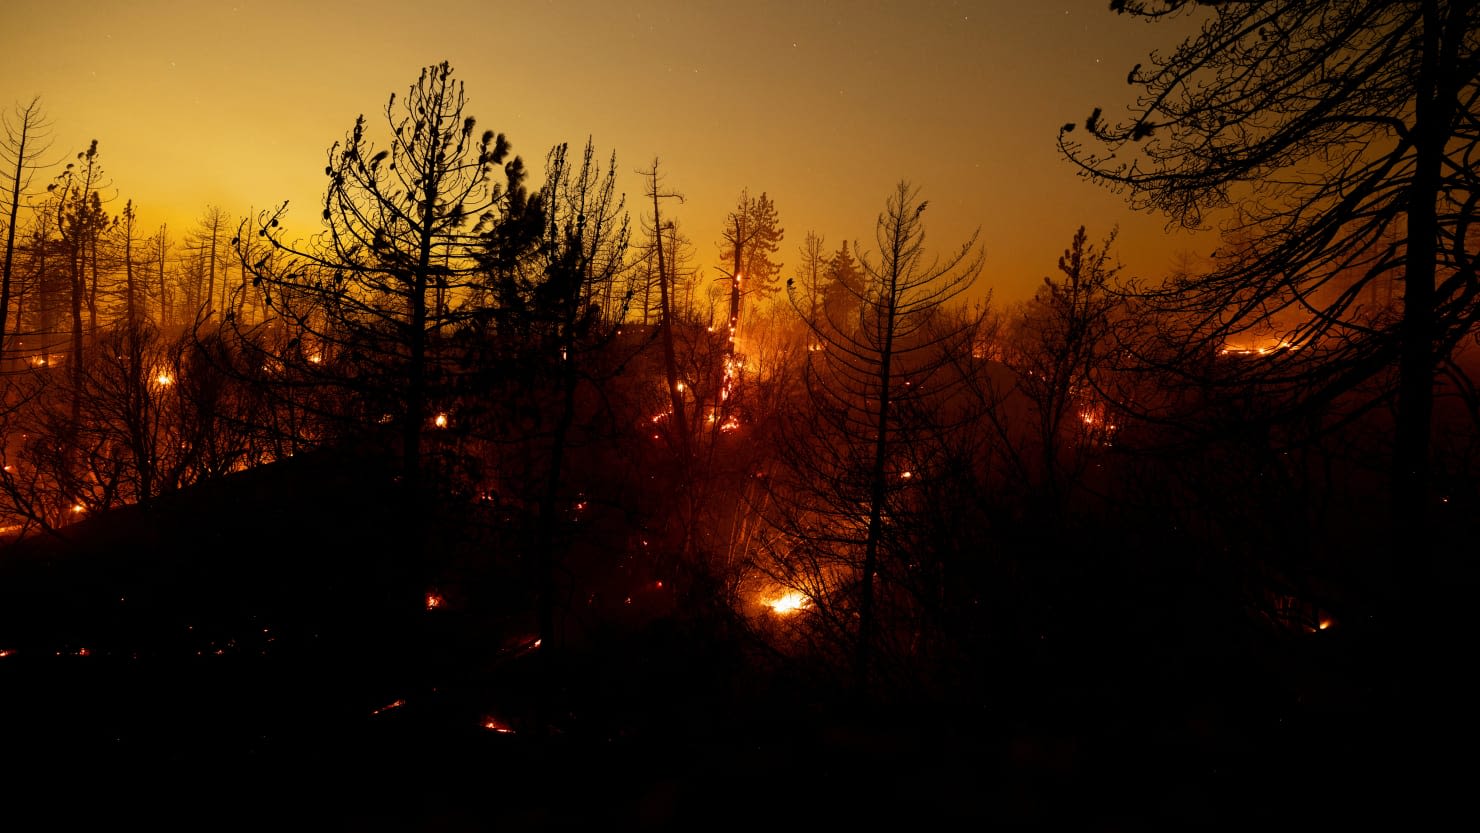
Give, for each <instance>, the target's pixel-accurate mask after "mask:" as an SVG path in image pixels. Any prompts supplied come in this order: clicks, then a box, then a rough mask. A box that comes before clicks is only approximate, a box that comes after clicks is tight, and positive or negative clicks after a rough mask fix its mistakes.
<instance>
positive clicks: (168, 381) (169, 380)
mask: <svg viewBox="0 0 1480 833" xmlns="http://www.w3.org/2000/svg"><path fill="white" fill-rule="evenodd" d="M154 382H155V384H157V385H159V386H160V387H166V388H167V387H169V386H170V385H173V384H174V383H175V377H173V376H171V375H170V374H168V373H166V372H165V371H163V370H161V371H160V372H159V375H157V376H155V377H154Z"/></svg>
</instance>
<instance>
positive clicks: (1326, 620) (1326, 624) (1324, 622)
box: [1317, 616, 1332, 630]
mask: <svg viewBox="0 0 1480 833" xmlns="http://www.w3.org/2000/svg"><path fill="white" fill-rule="evenodd" d="M1331 624H1332V622H1331V618H1330V617H1329V616H1328V617H1324V618H1322V619H1321V623H1320V624H1319V625H1318V626H1317V627H1319V628H1320V629H1321V630H1326V629H1328V628H1330V627H1331Z"/></svg>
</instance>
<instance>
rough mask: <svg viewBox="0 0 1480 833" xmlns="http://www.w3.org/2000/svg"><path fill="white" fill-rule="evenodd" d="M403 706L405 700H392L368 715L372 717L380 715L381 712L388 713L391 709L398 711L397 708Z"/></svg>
mask: <svg viewBox="0 0 1480 833" xmlns="http://www.w3.org/2000/svg"><path fill="white" fill-rule="evenodd" d="M404 705H406V701H405V700H393V701H391V702H389V703H386V704H385V705H384V706H381V707H380V708H378V709H376V710H375V711H373V712H370V713H371V714H372V715H374V714H381V713H383V712H388V711H390V710H391V709H399V708H401V707H402V706H404Z"/></svg>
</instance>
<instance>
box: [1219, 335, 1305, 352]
mask: <svg viewBox="0 0 1480 833" xmlns="http://www.w3.org/2000/svg"><path fill="white" fill-rule="evenodd" d="M1295 349H1297V348H1296V347H1295V345H1294V344H1292V343H1291V342H1290V341H1289V339H1283V338H1264V339H1257V340H1255V341H1246V342H1240V343H1237V344H1235V343H1232V342H1224V344H1223V348H1222V349H1221V350H1219V351H1218V355H1220V356H1267V355H1269V354H1270V353H1274V352H1277V351H1279V350H1295Z"/></svg>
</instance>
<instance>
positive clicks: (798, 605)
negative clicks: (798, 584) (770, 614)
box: [766, 590, 812, 615]
mask: <svg viewBox="0 0 1480 833" xmlns="http://www.w3.org/2000/svg"><path fill="white" fill-rule="evenodd" d="M811 604H812V600H811V599H808V598H807V596H806V594H803V593H799V592H797V591H795V590H793V591H791V592H789V593H785V594H783V595H781V596H780V597H778V598H775V599H772V600H771V601H769V602H766V606H767V607H769V608H771V610H773V611H775V612H776V613H779V614H782V615H786V614H788V613H796V612H797V611H799V610H802V609H803V608H806V607H810V606H811Z"/></svg>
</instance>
